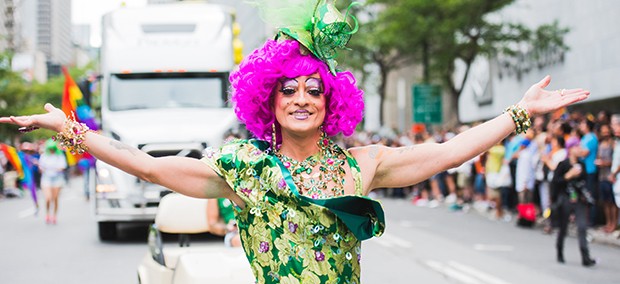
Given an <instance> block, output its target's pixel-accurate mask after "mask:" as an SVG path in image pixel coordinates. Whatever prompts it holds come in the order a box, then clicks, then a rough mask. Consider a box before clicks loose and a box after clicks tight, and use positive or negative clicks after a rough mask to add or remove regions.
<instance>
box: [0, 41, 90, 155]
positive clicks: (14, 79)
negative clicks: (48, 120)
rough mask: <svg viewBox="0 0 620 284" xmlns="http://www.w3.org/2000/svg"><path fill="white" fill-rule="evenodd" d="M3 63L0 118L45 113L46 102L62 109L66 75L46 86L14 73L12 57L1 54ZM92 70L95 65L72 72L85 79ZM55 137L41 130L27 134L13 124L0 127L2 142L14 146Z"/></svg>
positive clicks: (0, 65) (0, 85)
mask: <svg viewBox="0 0 620 284" xmlns="http://www.w3.org/2000/svg"><path fill="white" fill-rule="evenodd" d="M0 62H1V63H0V116H10V115H16V116H17V115H30V114H35V113H41V112H42V111H43V105H44V104H45V103H51V104H53V105H54V106H56V107H60V106H61V102H62V94H63V89H64V83H65V78H64V76H62V75H60V76H55V77H52V78H50V79H48V80H47V82H45V83H39V82H36V81H34V82H27V81H25V80H24V79H23V78H22V77H21V75H20V74H19V73H17V72H14V71H12V70H11V66H10V63H9V62H10V56H9V54H7V53H0ZM92 68H93V65H92V64H91V65H88V66H87V67H85V68H81V69H77V68H70V69H69V73H70V74H71V76H72V77H73V78H74V79H75V78H81V77H83V76H84V75H85V74H86V73H87V71H88V70H89V69H92ZM52 135H53V133H52V132H51V131H47V130H37V131H34V132H30V133H27V134H25V135H24V134H21V133H19V132H18V131H17V128H16V127H15V126H13V125H7V124H0V142H9V143H10V142H13V140H14V139H15V138H19V140H24V141H35V140H37V139H40V138H45V137H50V136H52Z"/></svg>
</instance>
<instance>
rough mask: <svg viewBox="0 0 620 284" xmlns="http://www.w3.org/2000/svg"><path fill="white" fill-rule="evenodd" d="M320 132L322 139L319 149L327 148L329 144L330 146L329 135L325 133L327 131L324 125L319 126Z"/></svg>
mask: <svg viewBox="0 0 620 284" xmlns="http://www.w3.org/2000/svg"><path fill="white" fill-rule="evenodd" d="M319 131H320V132H321V138H320V139H319V141H320V142H319V147H321V148H324V147H325V146H327V144H329V139H327V134H326V133H325V130H324V129H323V125H321V126H319Z"/></svg>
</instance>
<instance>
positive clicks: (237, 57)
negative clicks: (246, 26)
mask: <svg viewBox="0 0 620 284" xmlns="http://www.w3.org/2000/svg"><path fill="white" fill-rule="evenodd" d="M232 33H233V41H232V47H233V61H234V62H235V64H239V63H241V60H243V41H241V39H239V34H240V33H241V26H239V23H237V22H236V21H235V22H233V25H232Z"/></svg>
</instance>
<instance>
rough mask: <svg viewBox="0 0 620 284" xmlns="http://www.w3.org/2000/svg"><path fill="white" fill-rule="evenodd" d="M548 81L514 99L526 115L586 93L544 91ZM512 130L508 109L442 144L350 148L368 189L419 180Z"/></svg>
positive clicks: (568, 101)
mask: <svg viewBox="0 0 620 284" xmlns="http://www.w3.org/2000/svg"><path fill="white" fill-rule="evenodd" d="M549 82H550V77H549V76H546V77H545V78H544V79H543V80H541V81H540V82H538V83H536V84H534V85H532V87H530V88H529V89H528V91H527V92H526V93H525V95H524V96H523V99H522V100H521V101H520V102H519V103H518V105H519V106H520V107H522V108H524V109H525V110H527V112H528V113H529V114H530V116H534V115H538V114H543V113H547V112H550V111H553V110H556V109H559V108H562V107H564V106H567V105H569V104H572V103H575V102H578V101H582V100H584V99H586V98H587V97H588V95H589V92H588V91H587V90H582V89H572V90H562V91H547V90H545V89H544V88H545V87H547V85H549ZM513 131H515V122H514V121H513V119H512V117H511V115H510V114H509V113H504V114H501V115H499V116H498V117H496V118H494V119H491V120H489V121H487V122H485V123H483V124H481V125H479V126H476V127H473V128H471V129H469V130H467V131H465V132H463V133H461V134H459V135H457V136H455V137H454V138H452V139H450V140H449V141H447V142H445V143H442V144H436V143H428V144H420V145H415V146H409V147H400V148H388V147H384V146H376V145H374V146H367V147H360V148H353V149H351V150H350V151H351V154H353V155H354V156H355V158H356V159H358V162H359V164H360V167H361V169H362V175H363V180H364V181H365V184H364V189H365V192H366V193H368V192H369V191H370V190H372V189H375V188H383V187H400V186H407V185H412V184H416V183H419V182H421V181H423V180H425V179H427V178H429V177H430V176H432V175H434V174H436V173H438V172H441V171H444V170H446V169H450V168H453V167H456V166H458V165H460V164H462V163H463V162H465V161H467V160H469V159H471V158H473V157H475V156H477V155H479V154H480V153H482V152H484V151H486V150H488V149H489V148H491V147H492V146H493V145H495V144H496V143H497V142H498V141H501V140H502V139H504V138H505V137H506V136H508V134H510V133H511V132H513Z"/></svg>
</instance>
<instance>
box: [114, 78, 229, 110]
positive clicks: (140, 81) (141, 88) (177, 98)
mask: <svg viewBox="0 0 620 284" xmlns="http://www.w3.org/2000/svg"><path fill="white" fill-rule="evenodd" d="M225 79H226V75H225V74H217V73H155V74H152V73H151V74H113V75H112V76H111V78H110V85H109V94H110V95H109V105H110V110H112V111H123V110H134V109H162V108H221V107H225V106H226V103H225V101H226V93H225V91H224V90H225V89H226V83H225V82H226V80H225Z"/></svg>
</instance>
